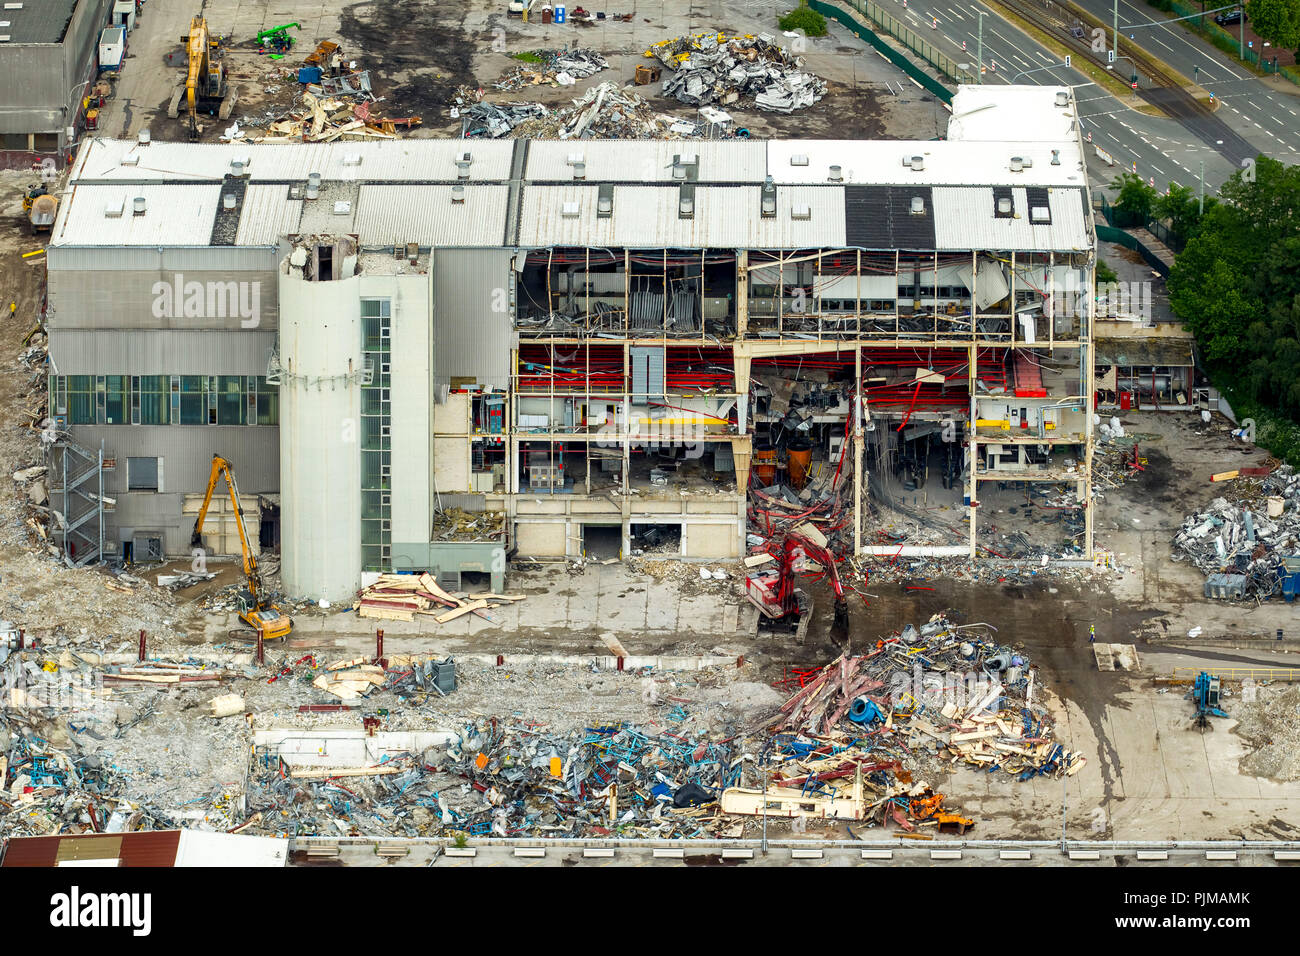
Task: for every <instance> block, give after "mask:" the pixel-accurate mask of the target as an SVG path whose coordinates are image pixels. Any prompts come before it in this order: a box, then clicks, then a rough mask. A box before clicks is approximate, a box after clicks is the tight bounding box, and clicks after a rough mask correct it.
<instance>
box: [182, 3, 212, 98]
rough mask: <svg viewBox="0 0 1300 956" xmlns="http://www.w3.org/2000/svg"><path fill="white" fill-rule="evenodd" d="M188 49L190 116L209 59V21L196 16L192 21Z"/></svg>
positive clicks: (186, 93)
mask: <svg viewBox="0 0 1300 956" xmlns="http://www.w3.org/2000/svg"><path fill="white" fill-rule="evenodd" d="M186 49H187V50H188V52H189V56H190V69H189V73H188V74H187V75H186V77H185V102H186V105H188V106H189V110H190V116H191V117H192V116H194V111H195V108H196V105H197V97H198V86H199V76H200V75H201V74H202V73H203V72H205V71H206V69H207V67H206V64H207V61H208V21H207V20H205V19H203V18H202V17H195V18H194V19H193V20H191V21H190V36H189V41H188V44H187V47H186Z"/></svg>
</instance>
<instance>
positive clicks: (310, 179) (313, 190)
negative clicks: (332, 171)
mask: <svg viewBox="0 0 1300 956" xmlns="http://www.w3.org/2000/svg"><path fill="white" fill-rule="evenodd" d="M318 196H320V173H308V174H307V193H306V198H308V199H315V198H317V197H318Z"/></svg>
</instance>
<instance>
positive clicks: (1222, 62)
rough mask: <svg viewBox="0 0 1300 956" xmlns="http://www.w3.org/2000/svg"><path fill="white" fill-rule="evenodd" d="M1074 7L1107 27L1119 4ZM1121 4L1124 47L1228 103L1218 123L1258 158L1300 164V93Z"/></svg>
mask: <svg viewBox="0 0 1300 956" xmlns="http://www.w3.org/2000/svg"><path fill="white" fill-rule="evenodd" d="M1074 2H1075V3H1077V4H1078V5H1079V6H1081V7H1083V8H1084V9H1085V10H1087V11H1088V12H1090V13H1092V14H1094V15H1095V16H1097V17H1098V18H1099V19H1100V20H1101V21H1102V22H1103V23H1106V24H1110V23H1111V22H1112V19H1113V16H1114V12H1115V0H1074ZM1118 2H1119V32H1120V46H1121V47H1123V45H1124V43H1125V41H1128V42H1130V43H1134V44H1136V45H1137V46H1139V47H1141V48H1142V49H1143V50H1145V51H1147V52H1148V53H1150V54H1151V55H1152V56H1155V57H1157V58H1158V59H1160V60H1162V61H1163V62H1165V63H1167V64H1169V65H1170V66H1172V67H1173V68H1174V69H1176V70H1178V72H1180V73H1182V74H1183V75H1184V76H1186V77H1187V78H1188V79H1195V80H1199V81H1200V84H1201V86H1202V87H1204V88H1205V89H1207V90H1210V91H1211V92H1213V93H1214V95H1215V97H1216V98H1217V99H1219V100H1222V102H1223V104H1224V105H1223V107H1221V108H1220V109H1219V111H1218V113H1217V115H1218V117H1219V118H1220V119H1222V120H1223V121H1224V122H1225V123H1227V124H1228V125H1229V126H1230V127H1232V129H1233V130H1234V131H1236V132H1237V133H1238V134H1239V135H1241V136H1242V137H1244V138H1245V139H1246V140H1247V141H1248V142H1250V144H1251V145H1252V146H1254V147H1255V149H1256V150H1257V151H1258V152H1260V153H1263V154H1264V155H1265V156H1271V157H1272V158H1274V159H1278V160H1282V161H1284V162H1290V163H1295V162H1297V161H1300V87H1297V86H1295V85H1294V84H1291V83H1289V82H1288V81H1286V80H1283V79H1276V80H1270V81H1268V82H1266V81H1264V80H1262V79H1260V78H1259V77H1258V76H1255V75H1254V74H1253V73H1251V72H1249V71H1248V70H1246V69H1245V68H1244V67H1242V66H1241V65H1240V64H1237V63H1234V62H1233V61H1232V60H1230V59H1229V58H1228V57H1227V56H1226V55H1225V54H1223V53H1221V52H1220V51H1219V50H1218V49H1216V48H1215V47H1214V46H1213V45H1211V44H1210V43H1208V42H1207V41H1205V40H1202V39H1201V38H1200V37H1198V36H1196V35H1195V34H1193V33H1191V32H1190V31H1189V30H1187V29H1186V28H1185V27H1183V26H1182V25H1180V24H1177V23H1174V24H1168V25H1166V24H1165V23H1163V22H1162V23H1160V24H1156V25H1149V26H1148V25H1146V24H1155V23H1156V21H1163V15H1162V14H1161V13H1159V12H1158V11H1157V10H1155V9H1153V8H1152V7H1149V6H1147V5H1146V4H1144V3H1131V2H1128V0H1118ZM1222 5H1223V2H1222V0H1219V2H1215V0H1210V2H1209V3H1207V7H1209V8H1210V9H1214V8H1215V7H1218V6H1222ZM1207 19H1209V18H1208V17H1207ZM1233 29H1234V30H1235V29H1236V28H1235V27H1234V28H1233ZM1107 32H1109V31H1107ZM1130 37H1131V39H1130ZM1274 84H1276V86H1275V85H1274ZM1288 87H1289V89H1290V90H1294V91H1295V92H1294V93H1290V92H1288Z"/></svg>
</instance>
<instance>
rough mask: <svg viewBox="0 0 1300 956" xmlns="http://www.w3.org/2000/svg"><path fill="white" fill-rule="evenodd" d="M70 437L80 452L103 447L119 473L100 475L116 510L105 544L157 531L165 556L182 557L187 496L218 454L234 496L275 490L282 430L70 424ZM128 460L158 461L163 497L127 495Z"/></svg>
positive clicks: (201, 484)
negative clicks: (234, 477) (229, 467)
mask: <svg viewBox="0 0 1300 956" xmlns="http://www.w3.org/2000/svg"><path fill="white" fill-rule="evenodd" d="M69 431H70V433H71V435H72V438H73V440H74V441H76V442H77V443H78V444H79V445H81V446H82V447H84V448H88V449H96V448H99V447H100V442H101V441H102V442H103V447H104V454H105V455H106V456H108V457H112V458H115V459H116V460H117V467H116V468H114V469H113V470H112V471H106V472H105V473H104V493H105V494H106V495H107V496H109V497H111V498H115V499H116V507H115V508H114V509H113V510H112V511H109V512H106V513H105V516H104V517H105V521H104V524H105V532H104V539H105V540H106V541H122V540H124V539H129V537H130V534H131V533H137V532H141V531H151V532H160V533H162V534H163V536H164V547H165V548H166V551H167V553H168V554H184V553H187V552H188V551H189V543H190V537H189V536H190V531H191V530H192V526H193V518H187V517H186V516H185V515H184V514H183V513H182V506H183V504H184V500H185V495H186V494H195V493H200V492H202V491H203V490H204V489H205V488H206V487H207V481H208V473H209V470H210V469H211V466H212V456H213V455H216V454H219V455H221V456H223V457H225V458H228V459H229V460H230V462H231V463H232V464H233V465H234V467H235V470H236V474H238V476H239V491H240V494H244V495H250V494H262V495H265V494H278V493H279V490H280V438H279V432H280V429H279V428H278V427H275V426H269V425H247V426H242V425H241V426H221V425H192V426H191V425H156V426H155V425H74V426H72V428H70V429H69ZM128 458H161V459H162V467H161V491H158V492H149V491H134V492H129V491H127V471H128V466H127V459H128ZM54 506H55V507H58V502H57V501H55V502H54ZM249 533H250V534H255V533H256V529H254V528H250V529H249Z"/></svg>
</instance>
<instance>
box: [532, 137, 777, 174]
mask: <svg viewBox="0 0 1300 956" xmlns="http://www.w3.org/2000/svg"><path fill="white" fill-rule="evenodd" d="M575 155H581V156H582V158H583V162H584V163H585V164H586V167H587V168H586V176H587V181H588V182H622V183H632V182H647V183H653V182H671V181H672V179H673V157H674V156H683V157H687V156H694V157H695V158H696V160H697V161H698V164H699V169H698V181H699V182H702V183H704V182H726V183H736V182H751V183H761V182H762V181H763V177H764V176H765V175H766V174H767V173H766V168H767V148H766V147H765V146H764V144H763V143H762V142H760V141H758V140H745V139H732V140H714V141H708V140H705V141H695V140H534V141H533V142H531V143H529V144H528V163H527V165H526V167H525V169H524V176H525V178H526V179H529V180H532V181H533V182H564V181H568V180H572V179H573V166H572V165H571V164H570V162H569V158H570V157H571V156H575Z"/></svg>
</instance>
